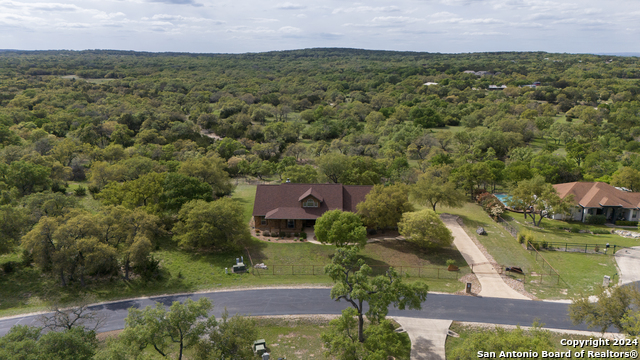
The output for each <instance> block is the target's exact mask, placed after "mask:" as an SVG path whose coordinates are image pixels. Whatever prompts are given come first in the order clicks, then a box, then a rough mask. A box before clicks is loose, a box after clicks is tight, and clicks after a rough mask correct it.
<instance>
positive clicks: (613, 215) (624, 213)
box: [582, 206, 640, 224]
mask: <svg viewBox="0 0 640 360" xmlns="http://www.w3.org/2000/svg"><path fill="white" fill-rule="evenodd" d="M583 212H584V214H583V215H584V216H583V217H582V222H586V220H587V217H588V216H590V215H604V216H605V218H606V219H607V223H609V224H615V222H616V221H638V217H639V215H640V211H639V210H638V209H625V208H623V207H622V206H602V207H599V208H584V209H583Z"/></svg>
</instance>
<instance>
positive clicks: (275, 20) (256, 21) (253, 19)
mask: <svg viewBox="0 0 640 360" xmlns="http://www.w3.org/2000/svg"><path fill="white" fill-rule="evenodd" d="M249 20H251V21H253V22H255V23H270V22H278V21H280V20H278V19H267V18H251V19H249Z"/></svg>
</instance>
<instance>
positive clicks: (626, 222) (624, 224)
mask: <svg viewBox="0 0 640 360" xmlns="http://www.w3.org/2000/svg"><path fill="white" fill-rule="evenodd" d="M616 225H620V226H638V222H637V221H624V220H618V221H616Z"/></svg>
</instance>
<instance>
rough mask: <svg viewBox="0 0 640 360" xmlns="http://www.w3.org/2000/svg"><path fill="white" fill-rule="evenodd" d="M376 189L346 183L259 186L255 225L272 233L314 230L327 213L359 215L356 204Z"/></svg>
mask: <svg viewBox="0 0 640 360" xmlns="http://www.w3.org/2000/svg"><path fill="white" fill-rule="evenodd" d="M372 188H373V186H370V185H342V184H292V183H284V184H279V185H258V187H257V189H256V199H255V201H254V203H253V221H254V226H255V227H256V228H257V229H261V230H268V231H271V232H274V231H276V232H278V231H286V232H299V231H302V229H303V228H304V227H313V226H314V225H315V223H316V219H317V218H319V217H320V216H322V214H324V212H325V211H328V210H335V209H339V210H342V211H351V212H356V205H358V204H359V203H361V202H363V201H364V199H365V196H366V195H367V194H368V193H369V191H371V189H372Z"/></svg>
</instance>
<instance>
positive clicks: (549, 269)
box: [527, 241, 561, 284]
mask: <svg viewBox="0 0 640 360" xmlns="http://www.w3.org/2000/svg"><path fill="white" fill-rule="evenodd" d="M527 250H533V251H535V253H536V261H537V262H538V263H539V264H540V266H541V267H542V270H543V272H541V273H540V274H538V275H539V276H541V278H540V282H542V281H543V279H544V276H547V278H550V279H551V280H553V281H555V282H556V284H560V279H561V278H560V273H559V272H558V271H557V270H556V269H554V268H553V266H551V264H549V262H548V261H547V259H545V258H544V256H542V254H540V253H539V252H538V249H536V248H535V247H534V246H533V245H532V244H531V243H530V242H529V241H527ZM545 272H546V274H545ZM531 281H533V280H530V282H531Z"/></svg>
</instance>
